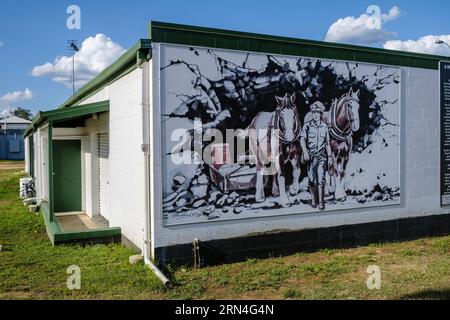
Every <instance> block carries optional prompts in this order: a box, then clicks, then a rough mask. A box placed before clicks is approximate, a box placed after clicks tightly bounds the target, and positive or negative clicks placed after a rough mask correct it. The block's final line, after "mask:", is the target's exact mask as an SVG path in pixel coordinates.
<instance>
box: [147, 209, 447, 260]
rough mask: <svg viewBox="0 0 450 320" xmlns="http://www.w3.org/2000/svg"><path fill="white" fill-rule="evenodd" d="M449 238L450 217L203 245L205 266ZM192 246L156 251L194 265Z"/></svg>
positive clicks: (274, 234)
mask: <svg viewBox="0 0 450 320" xmlns="http://www.w3.org/2000/svg"><path fill="white" fill-rule="evenodd" d="M449 234H450V214H443V215H432V216H426V217H416V218H405V219H397V220H389V221H380V222H371V223H362V224H355V225H344V226H337V227H330V228H320V229H306V230H298V231H292V230H289V231H278V232H269V233H261V234H256V235H249V236H243V237H237V238H230V239H220V240H211V241H206V242H200V250H199V252H200V256H201V260H202V265H204V266H206V265H215V264H221V263H229V262H236V261H243V260H246V259H248V258H266V257H270V256H272V257H273V256H283V255H290V254H294V253H296V252H312V251H317V250H320V249H326V248H328V249H338V248H351V247H356V246H366V245H368V244H370V243H379V242H393V241H404V240H413V239H418V238H422V237H428V236H444V235H449ZM192 248H193V246H192V244H180V245H175V246H168V247H160V248H156V250H155V251H156V252H155V253H156V259H157V261H158V262H159V263H161V264H164V265H166V264H173V265H192V264H193V250H192Z"/></svg>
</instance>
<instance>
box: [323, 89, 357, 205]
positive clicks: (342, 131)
mask: <svg viewBox="0 0 450 320" xmlns="http://www.w3.org/2000/svg"><path fill="white" fill-rule="evenodd" d="M324 121H325V122H326V123H327V124H328V127H329V130H330V145H331V155H332V158H333V162H332V165H331V166H330V170H329V174H330V178H331V190H330V191H332V189H334V198H335V199H336V200H338V201H344V200H345V199H346V198H347V194H346V192H345V172H346V169H347V164H348V161H349V158H350V154H351V152H352V148H353V138H352V136H353V133H354V132H356V131H358V130H359V126H360V121H359V90H358V91H357V92H353V89H350V91H349V92H348V93H346V94H344V95H343V96H342V97H341V98H340V99H338V100H335V101H334V102H333V104H332V106H331V108H330V111H328V112H327V114H326V116H324Z"/></svg>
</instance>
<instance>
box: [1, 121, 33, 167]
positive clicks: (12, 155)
mask: <svg viewBox="0 0 450 320" xmlns="http://www.w3.org/2000/svg"><path fill="white" fill-rule="evenodd" d="M30 123H31V121H29V120H26V119H22V118H19V117H16V116H11V117H5V118H3V119H0V160H24V159H25V145H24V138H23V134H24V132H25V130H26V129H27V127H28V126H29V125H30Z"/></svg>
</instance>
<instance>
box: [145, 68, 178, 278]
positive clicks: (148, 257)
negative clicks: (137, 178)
mask: <svg viewBox="0 0 450 320" xmlns="http://www.w3.org/2000/svg"><path fill="white" fill-rule="evenodd" d="M149 68H150V63H149V62H145V63H144V64H143V66H142V82H143V88H142V138H143V139H142V141H143V145H142V151H143V152H144V156H145V223H144V243H143V249H142V251H143V255H144V263H145V264H146V265H147V266H149V267H150V269H152V271H153V272H154V273H155V275H156V276H157V277H158V279H160V280H161V282H162V283H163V284H164V285H165V286H166V287H169V286H170V285H171V282H170V280H169V279H168V278H167V277H166V276H165V275H164V273H162V272H161V270H159V268H158V267H157V266H156V265H155V264H154V263H153V262H152V260H151V254H150V251H151V236H150V232H151V230H152V228H151V223H152V222H151V218H150V208H151V204H150V192H151V187H150V121H151V119H150V70H149Z"/></svg>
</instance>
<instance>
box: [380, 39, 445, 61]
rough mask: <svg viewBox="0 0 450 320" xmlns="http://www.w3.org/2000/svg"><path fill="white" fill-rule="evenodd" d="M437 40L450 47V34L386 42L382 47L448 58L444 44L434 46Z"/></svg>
mask: <svg viewBox="0 0 450 320" xmlns="http://www.w3.org/2000/svg"><path fill="white" fill-rule="evenodd" d="M437 40H442V41H445V42H446V43H448V44H449V45H450V34H447V35H440V36H436V35H428V36H423V37H421V38H419V39H418V40H406V41H401V40H393V41H387V42H386V43H385V44H384V45H383V47H384V48H385V49H391V50H401V51H410V52H418V53H429V54H436V55H442V56H450V48H449V47H448V46H446V45H445V44H436V41H437Z"/></svg>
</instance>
